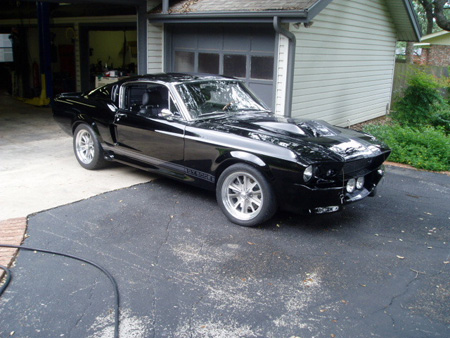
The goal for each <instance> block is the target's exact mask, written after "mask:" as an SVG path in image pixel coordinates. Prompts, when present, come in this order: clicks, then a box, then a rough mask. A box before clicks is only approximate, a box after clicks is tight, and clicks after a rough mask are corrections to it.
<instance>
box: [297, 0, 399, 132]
mask: <svg viewBox="0 0 450 338" xmlns="http://www.w3.org/2000/svg"><path fill="white" fill-rule="evenodd" d="M384 3H385V1H383V0H372V1H370V2H368V1H366V0H335V1H333V2H332V3H331V4H330V5H329V6H327V8H326V9H324V10H323V11H322V12H321V13H320V14H319V15H318V16H317V17H316V18H315V19H314V24H313V26H312V27H310V28H304V27H299V28H296V27H295V26H292V25H291V26H290V30H291V31H292V33H294V34H295V35H296V38H297V50H296V63H295V76H294V92H293V104H292V116H293V117H301V118H308V119H309V118H311V119H323V120H325V121H327V122H330V123H332V124H335V125H342V126H347V125H349V124H354V123H359V122H362V121H366V120H369V119H372V118H375V117H379V116H381V115H384V114H385V113H386V107H387V105H388V104H389V102H390V100H391V91H392V79H393V72H394V66H395V60H394V52H395V43H396V32H395V28H394V25H393V23H392V20H391V18H390V15H389V12H388V9H387V7H386V6H385V4H384Z"/></svg>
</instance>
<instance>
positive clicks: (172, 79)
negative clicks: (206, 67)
mask: <svg viewBox="0 0 450 338" xmlns="http://www.w3.org/2000/svg"><path fill="white" fill-rule="evenodd" d="M201 80H236V79H233V78H231V77H225V76H221V75H212V74H189V73H159V74H146V75H140V76H132V77H127V78H125V79H122V80H121V81H119V83H124V82H129V81H160V82H167V83H184V82H193V81H201Z"/></svg>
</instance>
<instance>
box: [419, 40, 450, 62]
mask: <svg viewBox="0 0 450 338" xmlns="http://www.w3.org/2000/svg"><path fill="white" fill-rule="evenodd" d="M414 63H418V64H421V65H431V66H440V67H448V66H450V46H439V45H433V46H432V47H430V48H424V49H422V55H420V56H419V55H417V56H415V57H414Z"/></svg>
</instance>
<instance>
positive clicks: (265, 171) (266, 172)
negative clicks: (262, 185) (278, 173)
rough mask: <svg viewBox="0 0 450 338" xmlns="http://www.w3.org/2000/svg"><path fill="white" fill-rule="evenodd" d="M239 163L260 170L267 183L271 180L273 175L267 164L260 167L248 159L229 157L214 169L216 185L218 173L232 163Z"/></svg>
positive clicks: (220, 173)
mask: <svg viewBox="0 0 450 338" xmlns="http://www.w3.org/2000/svg"><path fill="white" fill-rule="evenodd" d="M239 163H242V164H247V165H249V166H251V167H253V168H255V169H256V170H258V171H259V172H261V174H263V175H264V177H265V178H266V179H267V181H268V182H269V183H271V182H272V181H273V175H272V173H271V171H270V169H269V166H267V165H266V166H264V167H261V166H258V165H256V164H255V163H253V162H250V161H244V160H242V159H239V158H230V159H228V160H227V161H225V162H224V163H222V164H220V165H219V167H218V168H217V169H216V172H215V184H216V185H217V181H218V180H219V177H220V175H222V173H223V172H224V171H225V170H226V169H227V168H229V167H231V166H232V165H234V164H239Z"/></svg>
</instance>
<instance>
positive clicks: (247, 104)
mask: <svg viewBox="0 0 450 338" xmlns="http://www.w3.org/2000/svg"><path fill="white" fill-rule="evenodd" d="M176 87H177V90H178V92H179V94H180V95H181V98H182V99H183V101H184V103H185V104H186V107H187V109H188V110H189V113H190V114H191V117H192V118H194V119H195V118H204V117H207V116H216V115H227V114H235V113H238V112H248V111H267V107H266V106H265V105H264V103H262V102H261V101H260V100H258V99H257V98H256V97H255V96H254V95H253V94H252V93H251V92H250V91H249V90H248V89H247V88H246V87H245V86H244V85H243V84H242V83H241V82H239V81H232V80H213V81H198V82H190V83H182V84H179V85H177V86H176Z"/></svg>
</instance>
